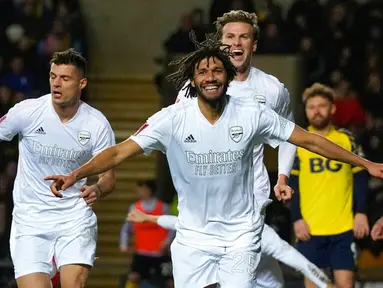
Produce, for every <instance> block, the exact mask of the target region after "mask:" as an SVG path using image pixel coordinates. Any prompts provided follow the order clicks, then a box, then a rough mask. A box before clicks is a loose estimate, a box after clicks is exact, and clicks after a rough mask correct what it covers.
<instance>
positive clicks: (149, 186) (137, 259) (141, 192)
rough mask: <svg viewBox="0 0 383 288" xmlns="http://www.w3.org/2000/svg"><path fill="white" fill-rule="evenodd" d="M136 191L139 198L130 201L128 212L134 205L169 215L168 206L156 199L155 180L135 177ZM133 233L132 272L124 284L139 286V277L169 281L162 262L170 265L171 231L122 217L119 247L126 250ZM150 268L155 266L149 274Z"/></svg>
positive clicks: (135, 207) (172, 235)
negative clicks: (141, 179) (123, 221)
mask: <svg viewBox="0 0 383 288" xmlns="http://www.w3.org/2000/svg"><path fill="white" fill-rule="evenodd" d="M136 192H137V196H138V199H139V201H138V202H136V203H134V204H132V205H131V206H130V208H129V211H128V214H129V212H131V211H133V210H135V209H137V210H140V211H142V212H144V213H147V214H150V215H171V211H170V208H169V206H168V205H167V204H165V203H164V202H162V201H160V200H157V199H156V198H155V194H156V192H157V184H156V182H155V181H154V180H145V181H138V182H137V187H136ZM133 235H134V237H135V241H134V254H133V261H132V265H131V272H130V273H129V275H128V280H127V282H126V286H125V287H126V288H138V287H139V285H140V283H141V281H144V280H147V281H154V282H155V283H157V284H159V285H161V283H163V282H164V281H165V282H169V281H170V277H171V275H163V269H162V266H163V265H171V264H170V262H171V260H170V256H169V247H170V244H171V242H172V241H173V239H174V232H173V231H168V230H166V229H164V228H161V227H160V226H158V225H157V224H153V223H134V224H133V223H131V222H128V221H125V224H124V225H123V227H122V229H121V236H120V251H121V252H123V253H126V252H128V251H129V246H128V243H129V238H130V236H133ZM151 270H154V273H153V275H151V273H152V272H151Z"/></svg>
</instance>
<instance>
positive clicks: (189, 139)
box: [184, 134, 197, 143]
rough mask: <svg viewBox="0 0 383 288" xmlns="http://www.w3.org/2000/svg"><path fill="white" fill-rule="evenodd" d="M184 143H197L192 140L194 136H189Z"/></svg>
mask: <svg viewBox="0 0 383 288" xmlns="http://www.w3.org/2000/svg"><path fill="white" fill-rule="evenodd" d="M184 142H185V143H197V140H195V139H194V136H193V135H192V134H190V135H189V136H188V137H186V138H185V140H184Z"/></svg>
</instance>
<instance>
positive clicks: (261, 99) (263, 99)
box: [254, 95, 266, 104]
mask: <svg viewBox="0 0 383 288" xmlns="http://www.w3.org/2000/svg"><path fill="white" fill-rule="evenodd" d="M254 100H255V101H257V102H258V103H259V104H266V97H265V96H263V95H255V96H254Z"/></svg>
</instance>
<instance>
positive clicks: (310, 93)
mask: <svg viewBox="0 0 383 288" xmlns="http://www.w3.org/2000/svg"><path fill="white" fill-rule="evenodd" d="M316 96H320V97H323V98H325V99H327V100H329V101H330V102H331V103H333V102H334V99H335V91H334V90H333V89H331V88H330V87H328V86H326V85H323V84H320V83H314V84H313V85H312V86H311V87H308V88H306V90H305V91H304V92H303V97H302V100H303V103H304V104H305V105H306V103H307V100H308V99H310V98H313V97H316Z"/></svg>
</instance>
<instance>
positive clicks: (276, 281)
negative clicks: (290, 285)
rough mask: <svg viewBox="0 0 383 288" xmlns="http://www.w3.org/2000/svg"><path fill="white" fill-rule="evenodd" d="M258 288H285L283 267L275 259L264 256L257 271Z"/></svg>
mask: <svg viewBox="0 0 383 288" xmlns="http://www.w3.org/2000/svg"><path fill="white" fill-rule="evenodd" d="M254 287H257V288H283V287H284V280H283V273H282V270H281V267H280V266H279V263H278V261H277V260H275V259H274V258H273V257H271V256H268V255H265V254H262V256H261V261H260V262H259V265H258V269H257V285H256V286H254Z"/></svg>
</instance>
